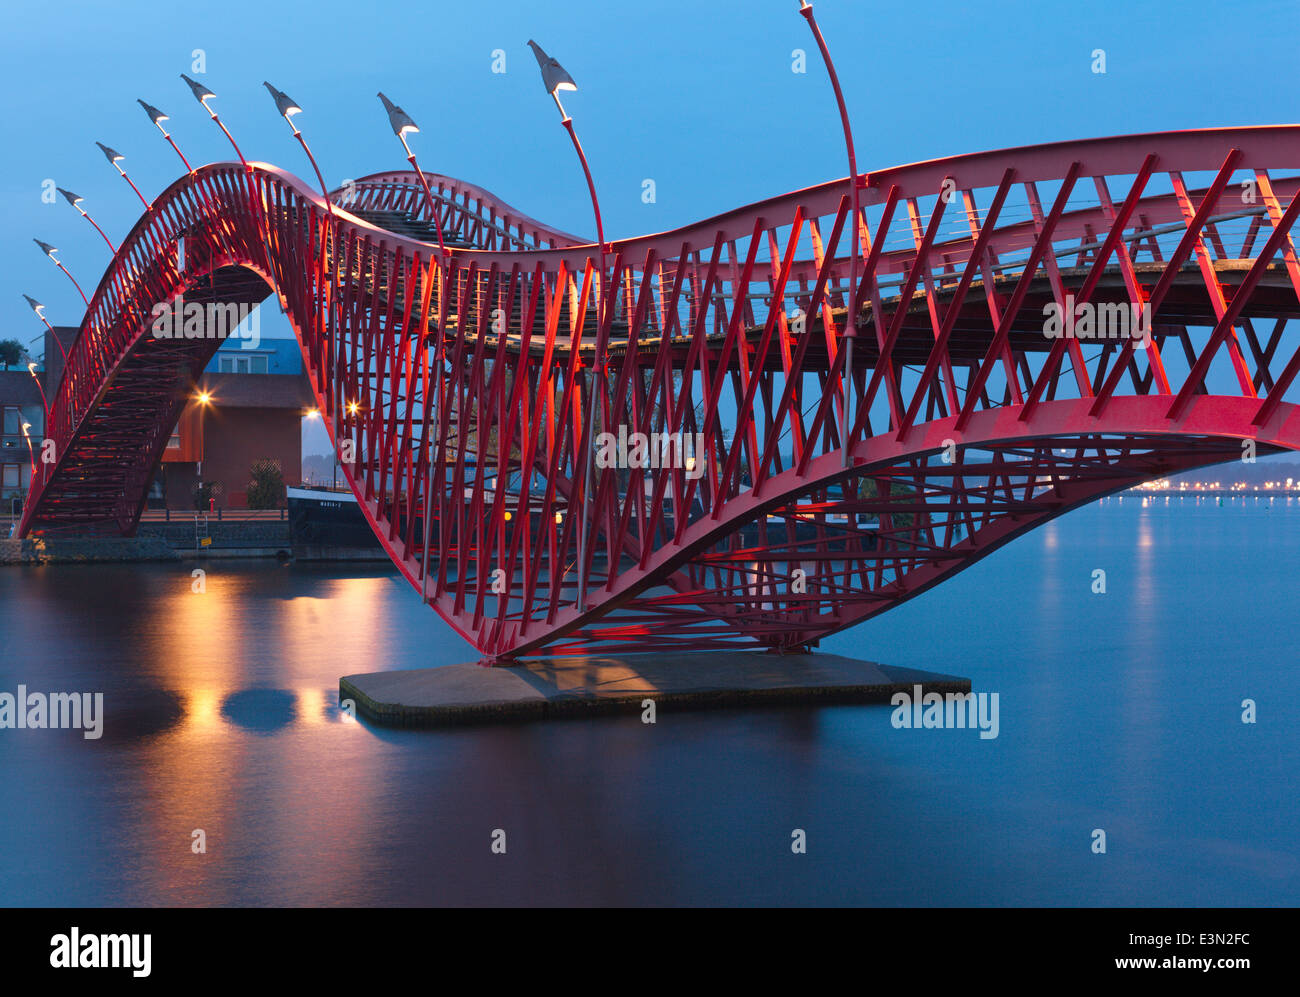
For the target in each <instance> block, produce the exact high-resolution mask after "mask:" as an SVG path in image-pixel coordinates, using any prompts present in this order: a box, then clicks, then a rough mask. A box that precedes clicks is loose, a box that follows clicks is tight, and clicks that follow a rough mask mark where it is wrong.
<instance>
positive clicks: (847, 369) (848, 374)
mask: <svg viewBox="0 0 1300 997" xmlns="http://www.w3.org/2000/svg"><path fill="white" fill-rule="evenodd" d="M799 13H800V14H802V15H803V16H804V20H806V21H807V22H808V27H809V28H810V29H811V30H812V33H813V38H814V40H816V42H817V48H818V49H820V50H821V54H822V62H824V63H825V64H826V74H827V75H828V76H829V77H830V79H831V88H832V89H833V90H834V91H835V103H836V104H837V105H838V107H839V111H840V124H841V126H842V127H843V129H844V145H845V147H846V148H847V150H848V154H849V196H850V198H851V199H852V206H853V226H852V228H851V230H850V234H849V293H848V295H847V296H846V303H847V305H848V325H847V326H846V328H845V329H844V373H843V374H842V375H841V378H840V383H841V385H842V386H843V392H844V411H843V419H844V429H843V431H842V433H841V436H840V449H841V450H842V451H843V457H844V467H848V466H849V431H850V429H851V427H852V425H853V423H852V422H850V421H849V405H850V402H851V400H852V391H851V389H852V387H853V340H854V339H855V338H857V334H858V308H857V305H858V253H859V252H860V251H861V250H860V249H859V245H860V241H859V234H860V233H859V224H860V217H859V207H858V204H859V202H858V190H859V189H860V187H861V186H862V179H863V178H861V177H859V176H858V157H857V154H856V153H855V152H854V148H853V129H852V127H851V126H850V125H849V111H848V107H847V106H846V105H845V103H844V92H843V91H842V90H841V89H840V78H839V76H838V74H836V72H835V63H834V62H832V61H831V52H830V49H828V48H827V47H826V39H825V38H823V37H822V32H821V29H820V28H819V27H817V19H816V18H815V17H813V9H812V4H810V3H808V0H799Z"/></svg>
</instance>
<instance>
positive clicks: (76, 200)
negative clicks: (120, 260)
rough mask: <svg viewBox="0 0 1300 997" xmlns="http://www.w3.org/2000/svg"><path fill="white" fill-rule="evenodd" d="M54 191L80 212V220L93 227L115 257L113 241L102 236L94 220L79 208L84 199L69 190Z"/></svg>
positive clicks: (57, 188) (83, 209)
mask: <svg viewBox="0 0 1300 997" xmlns="http://www.w3.org/2000/svg"><path fill="white" fill-rule="evenodd" d="M54 189H55V190H57V191H58V192H59V193H60V194H62V195H63V199H64V200H65V201H67V202H68V203H69V204H71V205H72V206H73V207H74V208H76V209H77V211H78V212H80V214H81V217H82V218H84V219H86V221H88V222H90V224H91V225H94V226H95V231H96V232H98V233H99V234H100V236H102V237H103V240H104V241H105V242H106V243H108V248H109V250H111V251H112V253H113V255H114V256H116V255H117V247H116V246H114V245H113V240H112V239H110V238H109V237H108V236H107V235H104V230H103V229H102V228H100V227H99V225H98V224H97V223H96V222H95V219H93V218H91V217H90V215H89V214H88V213H87V212H86V209H85V208H83V207H82V206H81V202H82V201H84V200H85V198H84V197H82V196H81V195H80V194H74V193H73V192H72V191H70V190H64V189H63V188H62V187H55V188H54Z"/></svg>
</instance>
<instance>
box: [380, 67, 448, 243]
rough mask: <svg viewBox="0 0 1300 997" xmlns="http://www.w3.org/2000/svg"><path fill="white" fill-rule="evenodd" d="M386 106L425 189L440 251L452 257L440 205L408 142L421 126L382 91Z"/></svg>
mask: <svg viewBox="0 0 1300 997" xmlns="http://www.w3.org/2000/svg"><path fill="white" fill-rule="evenodd" d="M377 96H378V97H379V99H380V100H381V101H383V104H384V110H385V111H387V112H388V123H389V125H391V126H392V129H393V134H394V135H396V136H397V139H398V141H399V142H401V143H402V148H403V149H405V150H406V161H407V162H408V163H410V164H411V169H412V170H414V171H415V175H416V176H417V177H419V178H420V186H421V187H423V188H424V199H425V202H426V203H427V204H428V206H429V212H430V214H431V215H432V216H433V225H434V230H435V232H436V233H437V236H438V250H439V252H441V253H442V255H443V257H444V258H446V257H449V256H451V253H450V251H448V249H447V247H446V246H445V245H443V242H442V212H441V211H439V210H438V205H437V203H436V202H435V201H434V199H433V189H432V188H431V187H430V186H429V179H428V177H426V176H425V175H424V171H423V170H422V169H420V165H419V164H418V163H417V162H416V161H415V153H413V152H412V151H411V146H410V143H408V142H407V141H406V135H407V133H408V132H410V133H412V134H414V133H415V132H418V131H419V130H420V126H419V125H417V124H416V123H415V122H414V121H412V120H411V116H410V115H409V114H407V113H406V112H405V111H403V110H402V109H401V108H400V107H398V106H397V105H396V104H394V103H393V102H392V101H391V100H389V99H388V98H387V97H385V96H384V93H383V91H382V90H381V91H380V92H379V94H378V95H377Z"/></svg>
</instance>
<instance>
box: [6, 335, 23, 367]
mask: <svg viewBox="0 0 1300 997" xmlns="http://www.w3.org/2000/svg"><path fill="white" fill-rule="evenodd" d="M26 355H27V351H26V350H24V349H23V344H22V343H20V342H19V341H18V340H16V339H0V364H4V365H5V366H6V367H17V366H19V365H20V364H21V363H22V362H23V358H24V357H25V356H26Z"/></svg>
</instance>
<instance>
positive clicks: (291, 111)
mask: <svg viewBox="0 0 1300 997" xmlns="http://www.w3.org/2000/svg"><path fill="white" fill-rule="evenodd" d="M262 86H264V87H266V89H267V90H269V91H270V93H271V99H272V100H274V101H275V109H276V110H277V111H279V112H280V116H281V117H282V118H284V120H285V122H286V123H287V124H288V125H289V128H290V130H291V131H292V132H293V137H294V138H296V139H297V140H298V144H299V145H301V146H302V151H303V152H305V153H307V158H308V159H309V160H310V161H311V168H312V169H313V170H315V171H316V179H317V181H318V182H319V183H320V191H321V194H322V195H323V196H324V197H325V204H326V206H327V207H329V208H330V209H331V210H330V214H331V215H332V214H333V213H334V212H333V206H332V205H331V204H330V192H329V188H327V187H326V186H325V177H324V176H322V175H321V171H320V167H319V166H317V165H316V157H315V156H313V155H312V154H311V149H309V148H308V147H307V140H306V139H304V138H303V137H302V132H301V131H300V130H299V129H298V126H297V125H295V124H294V123H293V116H294V115H295V114H301V113H302V108H301V107H300V106H299V105H298V102H297V101H295V100H294V99H293V98H292V97H290V96H289V95H288V94H287V93H285V92H284V91H283V90H277V89H276V88H275V87H273V86H271V84H269V83H267V82H266V81H265V80H263V81H262Z"/></svg>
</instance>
